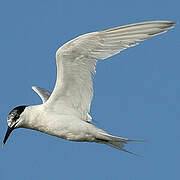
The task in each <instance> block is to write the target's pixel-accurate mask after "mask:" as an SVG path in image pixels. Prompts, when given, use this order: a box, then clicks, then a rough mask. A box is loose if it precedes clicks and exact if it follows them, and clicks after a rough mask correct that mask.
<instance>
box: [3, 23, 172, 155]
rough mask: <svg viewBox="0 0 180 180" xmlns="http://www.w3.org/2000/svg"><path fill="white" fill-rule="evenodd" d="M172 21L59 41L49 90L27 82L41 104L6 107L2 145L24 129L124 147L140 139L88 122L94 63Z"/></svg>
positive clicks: (153, 34) (140, 24)
mask: <svg viewBox="0 0 180 180" xmlns="http://www.w3.org/2000/svg"><path fill="white" fill-rule="evenodd" d="M174 24H175V22H171V21H148V22H141V23H136V24H130V25H125V26H120V27H116V28H112V29H107V30H103V31H98V32H92V33H88V34H84V35H81V36H79V37H77V38H75V39H72V40H71V41H69V42H67V43H66V44H64V45H63V46H62V47H60V48H59V49H58V50H57V52H56V64H57V79H56V84H55V87H54V90H53V92H52V93H50V92H49V91H47V90H45V89H43V88H39V87H35V86H34V87H32V89H33V90H34V91H35V92H36V93H37V94H38V95H39V96H40V97H41V99H42V102H43V103H42V104H40V105H33V106H24V105H23V106H18V107H16V108H14V109H13V110H12V111H10V113H9V115H8V117H7V123H8V129H7V132H6V135H5V138H4V140H3V144H2V146H4V145H5V143H6V141H7V139H8V137H9V135H10V134H11V132H12V131H13V130H14V129H16V128H28V129H33V130H37V131H41V132H43V133H47V134H50V135H53V136H56V137H59V138H64V139H66V140H71V141H79V142H96V143H101V144H106V145H109V146H111V147H114V148H117V149H120V150H122V151H125V152H129V151H127V150H126V149H124V144H126V143H127V142H129V141H139V140H135V139H128V138H122V137H117V136H112V135H110V134H108V133H107V132H105V131H104V130H102V129H100V128H98V127H96V126H95V125H93V123H92V117H91V116H90V114H89V111H90V106H91V100H92V98H93V81H92V74H95V73H96V71H95V68H96V62H97V60H104V59H106V58H108V57H111V56H113V55H115V54H117V53H119V52H120V51H122V50H124V49H126V48H128V47H131V46H135V45H137V44H138V43H139V42H141V41H143V40H145V39H148V38H151V37H153V36H155V35H158V34H161V33H164V32H166V31H167V30H168V29H170V28H173V27H174ZM129 153H132V152H129ZM132 154H134V153H132Z"/></svg>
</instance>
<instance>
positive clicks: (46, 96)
mask: <svg viewBox="0 0 180 180" xmlns="http://www.w3.org/2000/svg"><path fill="white" fill-rule="evenodd" d="M32 89H33V90H34V91H35V92H36V93H37V94H38V95H39V96H40V98H41V100H42V102H43V103H45V102H46V101H47V100H48V99H49V97H50V95H51V93H50V92H49V91H48V90H46V89H44V88H40V87H37V86H32Z"/></svg>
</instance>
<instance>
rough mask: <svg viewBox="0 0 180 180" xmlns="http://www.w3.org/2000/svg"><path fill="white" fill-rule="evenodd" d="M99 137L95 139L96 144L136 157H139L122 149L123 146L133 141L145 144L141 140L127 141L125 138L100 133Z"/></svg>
mask: <svg viewBox="0 0 180 180" xmlns="http://www.w3.org/2000/svg"><path fill="white" fill-rule="evenodd" d="M99 135H100V136H99V137H98V138H97V142H98V143H101V144H106V145H108V146H111V147H113V148H116V149H119V150H121V151H125V152H128V153H130V154H133V155H136V156H139V155H137V154H135V153H133V152H130V151H128V150H126V149H124V145H125V144H127V143H128V142H130V141H134V142H146V141H143V140H136V139H127V138H122V137H117V136H112V135H110V134H105V133H100V134H99Z"/></svg>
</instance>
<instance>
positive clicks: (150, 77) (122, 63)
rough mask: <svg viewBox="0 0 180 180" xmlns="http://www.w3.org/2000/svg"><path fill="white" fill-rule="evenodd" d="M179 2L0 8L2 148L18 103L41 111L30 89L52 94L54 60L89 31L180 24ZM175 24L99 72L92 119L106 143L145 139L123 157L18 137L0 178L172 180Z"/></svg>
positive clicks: (176, 121) (176, 147)
mask: <svg viewBox="0 0 180 180" xmlns="http://www.w3.org/2000/svg"><path fill="white" fill-rule="evenodd" d="M179 6H180V3H179V0H171V1H170V0H166V1H164V0H159V1H157V0H151V1H144V0H139V1H118V0H117V1H115V0H111V1H102V0H99V1H97V0H91V1H85V0H77V1H68V0H66V1H65V0H53V1H52V0H31V1H27V0H16V1H12V0H11V1H10V0H9V1H1V6H0V25H1V28H0V59H1V60H0V82H1V92H0V99H1V101H0V107H1V116H0V123H1V125H0V141H2V140H3V138H4V134H5V132H6V128H7V122H6V117H7V115H8V113H9V111H10V110H11V109H12V108H14V107H15V106H17V105H22V104H31V105H32V104H39V103H40V102H41V101H40V99H39V97H38V96H37V95H36V94H35V93H34V92H33V90H31V86H33V85H37V86H40V87H43V88H46V89H48V90H51V91H52V90H53V87H54V83H55V80H56V66H55V65H56V64H55V52H56V50H57V49H58V48H59V47H60V46H61V45H63V44H64V43H65V42H67V41H68V40H70V39H72V38H74V37H76V36H78V35H81V34H84V33H87V32H91V31H97V30H103V29H107V28H111V27H116V26H119V25H124V24H129V23H135V22H141V21H148V20H173V21H179V19H180V14H179ZM179 31H180V26H179V24H177V25H176V27H175V28H174V29H172V30H170V31H168V33H166V34H162V35H159V36H157V37H154V38H152V39H150V40H146V41H145V42H143V43H141V44H140V45H138V46H136V47H133V48H130V49H127V50H125V51H123V52H121V53H120V54H118V55H116V56H114V57H112V58H109V59H108V60H106V61H103V62H102V61H101V62H99V63H98V64H97V75H96V77H95V81H94V90H95V94H94V99H93V102H92V108H91V115H92V116H93V118H94V119H95V121H96V125H97V126H99V127H101V128H103V129H105V130H107V131H108V132H109V133H111V134H113V135H119V136H122V137H128V138H136V139H147V140H150V141H151V142H149V143H131V144H129V145H128V146H127V149H129V150H131V151H133V152H136V153H137V154H140V155H142V157H135V156H132V155H130V154H128V153H124V152H122V151H118V150H116V149H113V148H111V147H107V146H105V145H99V144H95V143H76V142H68V141H65V140H62V139H58V138H56V137H53V136H49V135H46V134H42V133H40V132H36V131H32V130H27V129H17V130H15V131H14V132H13V133H12V135H11V137H10V138H9V140H8V142H7V144H6V146H5V148H4V149H0V156H1V161H0V172H1V175H0V176H1V179H3V180H9V179H18V180H21V179H22V180H32V179H43V180H49V179H53V180H59V179H66V180H72V179H78V180H80V179H86V180H92V179H103V180H112V179H123V180H126V179H127V180H134V179H138V180H144V179H146V180H152V179H163V180H169V179H173V180H178V179H179V178H180V175H179V162H180V155H179V152H180V143H179V139H180V130H179V129H180V70H179V67H180V61H179V57H180V56H179V50H180V39H179Z"/></svg>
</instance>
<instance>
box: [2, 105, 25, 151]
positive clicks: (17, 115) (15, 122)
mask: <svg viewBox="0 0 180 180" xmlns="http://www.w3.org/2000/svg"><path fill="white" fill-rule="evenodd" d="M26 107H27V106H18V107H15V108H14V109H13V110H11V111H10V113H9V114H8V117H7V123H8V129H7V132H6V135H5V137H4V140H3V143H2V147H3V146H4V145H5V143H6V141H7V139H8V137H9V135H10V134H11V132H12V131H13V130H14V129H16V128H18V127H20V121H21V120H23V116H22V115H23V113H24V110H25V108H26Z"/></svg>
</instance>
